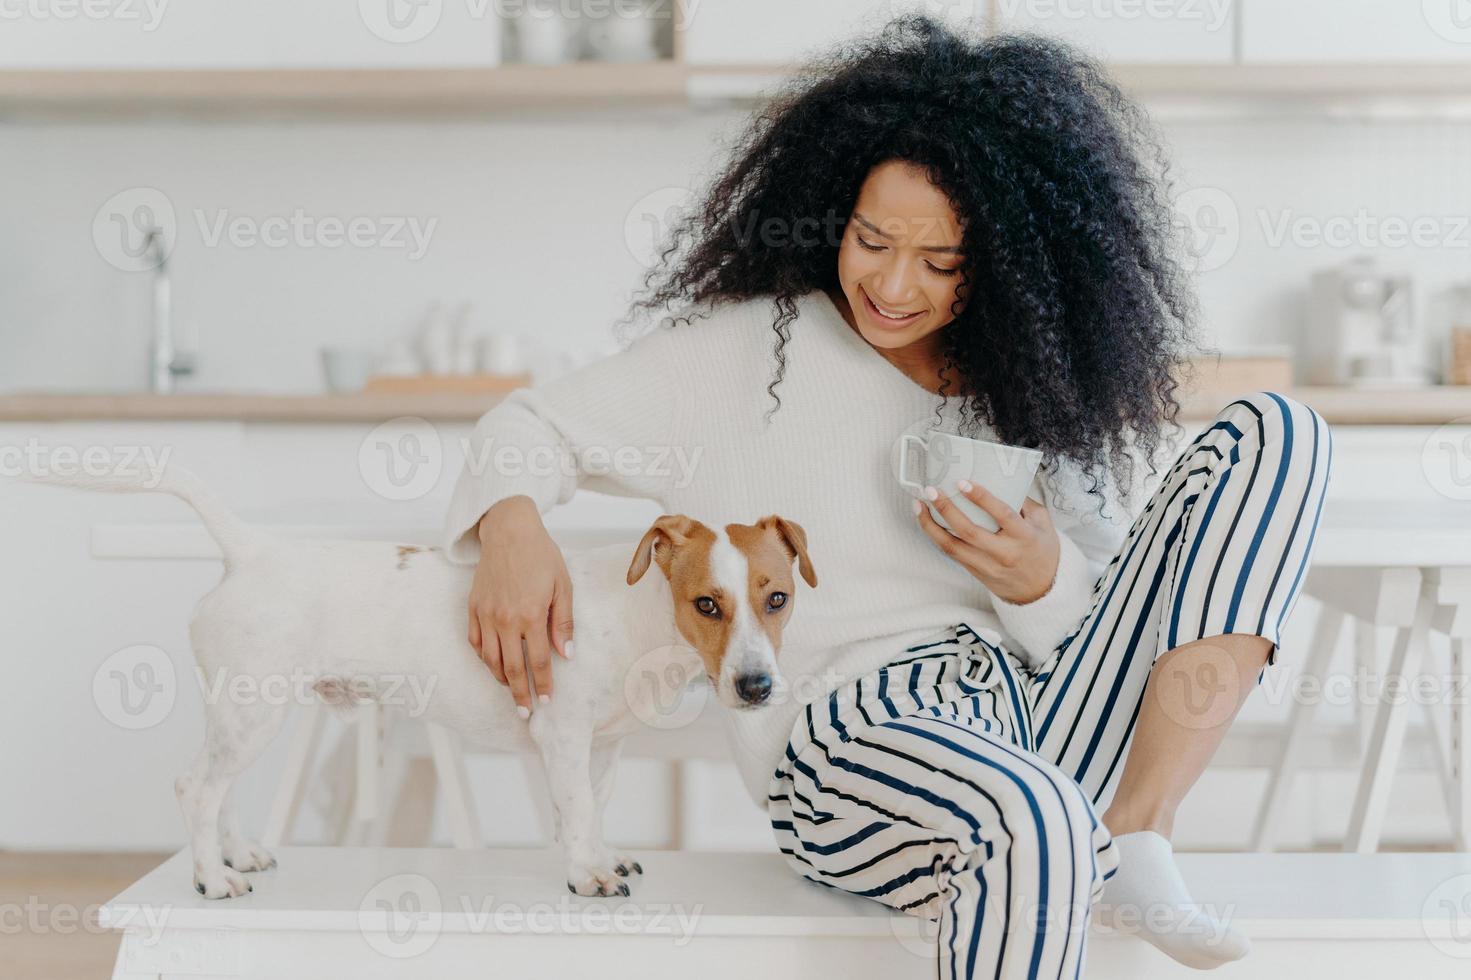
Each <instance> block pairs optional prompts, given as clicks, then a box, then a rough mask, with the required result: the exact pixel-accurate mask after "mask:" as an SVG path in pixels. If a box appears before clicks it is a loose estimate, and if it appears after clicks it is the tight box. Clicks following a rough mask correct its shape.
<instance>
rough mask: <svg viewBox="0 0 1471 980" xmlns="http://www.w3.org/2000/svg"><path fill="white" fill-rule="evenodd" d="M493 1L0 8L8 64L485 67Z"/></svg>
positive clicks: (492, 45)
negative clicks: (482, 2)
mask: <svg viewBox="0 0 1471 980" xmlns="http://www.w3.org/2000/svg"><path fill="white" fill-rule="evenodd" d="M497 10H498V5H497V4H493V3H484V4H481V3H421V4H407V3H396V2H392V0H382V2H375V3H351V2H347V3H301V2H300V0H211V2H209V3H171V2H168V0H56V2H52V3H37V2H31V0H27V2H24V3H19V2H17V3H13V4H5V5H3V6H0V65H3V66H4V67H5V69H7V70H19V69H46V70H65V69H83V70H105V69H114V70H119V69H130V70H143V69H189V68H206V69H283V68H434V67H440V68H447V67H488V66H493V65H495V64H497V63H498V62H499V61H500V50H501V47H500V34H501V25H500V20H499V17H498V16H497Z"/></svg>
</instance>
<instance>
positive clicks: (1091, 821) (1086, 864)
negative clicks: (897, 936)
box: [771, 699, 1118, 980]
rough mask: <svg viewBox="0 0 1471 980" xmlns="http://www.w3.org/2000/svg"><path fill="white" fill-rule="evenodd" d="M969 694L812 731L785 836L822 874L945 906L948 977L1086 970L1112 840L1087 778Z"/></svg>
mask: <svg viewBox="0 0 1471 980" xmlns="http://www.w3.org/2000/svg"><path fill="white" fill-rule="evenodd" d="M972 707H973V705H972V704H970V703H968V699H967V700H963V701H959V702H954V703H951V704H945V705H936V706H932V707H929V708H926V709H925V710H922V711H916V712H914V713H911V714H907V715H903V716H901V717H898V718H893V719H890V720H887V721H883V722H882V723H879V724H875V725H872V726H862V727H852V728H849V729H847V730H846V731H845V733H844V736H845V737H841V738H840V737H838V736H837V734H836V733H828V734H827V735H825V736H823V738H819V739H818V740H816V741H814V742H813V743H812V744H810V745H808V746H807V747H806V748H805V749H804V750H803V751H802V752H801V753H800V755H799V756H798V758H797V759H795V760H789V766H790V771H791V773H792V775H793V778H792V780H791V783H790V785H789V788H788V789H787V790H786V791H785V792H784V793H782V794H781V799H780V800H778V801H775V802H774V803H773V805H772V810H771V813H772V822H773V828H774V829H775V830H776V831H777V837H778V842H779V844H781V846H782V847H783V850H784V851H787V852H788V854H789V856H790V857H789V859H790V860H792V861H793V863H794V866H796V867H798V868H799V869H800V870H801V873H802V874H804V875H805V876H806V877H808V878H811V879H812V880H814V881H818V882H820V883H823V884H827V885H830V886H832V887H837V888H841V889H843V890H845V891H849V892H853V893H855V894H858V895H863V896H866V897H869V898H873V899H876V900H878V901H881V902H884V903H885V904H887V905H890V906H891V907H894V908H897V909H902V910H904V911H908V912H911V913H916V914H929V915H932V916H938V918H939V926H940V932H939V936H938V949H937V954H938V956H939V960H940V962H939V976H940V977H942V978H950V980H961V978H973V977H974V978H980V977H985V978H988V980H989V978H1002V980H1023V978H1025V980H1038V978H1054V977H1068V978H1075V977H1077V976H1080V975H1081V964H1082V962H1083V959H1084V956H1085V952H1086V943H1087V929H1088V923H1089V921H1090V919H1091V910H1092V905H1093V903H1094V902H1095V901H1096V900H1097V898H1098V896H1099V894H1101V892H1102V888H1103V882H1104V880H1105V879H1106V878H1107V877H1109V876H1111V875H1112V874H1113V872H1114V870H1115V869H1116V868H1117V866H1118V858H1117V853H1116V848H1115V847H1114V845H1113V841H1112V838H1111V836H1110V835H1109V833H1108V830H1107V828H1105V827H1104V826H1103V824H1102V822H1101V821H1100V820H1099V819H1098V818H1097V815H1096V814H1095V813H1094V811H1093V807H1092V805H1091V803H1090V802H1089V801H1088V799H1087V798H1086V796H1085V794H1084V793H1083V792H1082V790H1081V788H1080V787H1079V786H1078V785H1077V784H1076V783H1074V782H1073V781H1072V780H1071V779H1069V778H1068V777H1067V776H1066V775H1065V774H1064V773H1062V772H1061V771H1060V770H1059V769H1058V768H1057V767H1056V766H1053V765H1051V764H1049V763H1047V762H1045V761H1044V760H1042V759H1039V758H1038V757H1037V756H1035V755H1033V754H1032V753H1030V752H1027V751H1025V750H1024V749H1022V748H1020V747H1018V746H1017V745H1014V744H1012V742H1011V741H1009V740H1007V739H1006V738H1002V737H998V736H997V735H996V734H993V733H992V732H989V731H986V730H985V728H986V725H985V723H984V721H982V720H980V719H978V718H977V717H975V715H974V713H973V711H972Z"/></svg>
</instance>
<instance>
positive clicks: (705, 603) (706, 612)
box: [695, 595, 720, 616]
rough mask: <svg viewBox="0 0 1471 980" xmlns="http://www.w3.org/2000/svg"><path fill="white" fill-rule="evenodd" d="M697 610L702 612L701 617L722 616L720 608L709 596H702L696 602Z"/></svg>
mask: <svg viewBox="0 0 1471 980" xmlns="http://www.w3.org/2000/svg"><path fill="white" fill-rule="evenodd" d="M695 608H696V609H698V610H699V611H700V615H702V616H718V615H720V607H719V606H717V605H716V604H715V600H714V599H712V598H710V597H709V596H707V595H702V596H700V597H699V598H698V599H696V600H695Z"/></svg>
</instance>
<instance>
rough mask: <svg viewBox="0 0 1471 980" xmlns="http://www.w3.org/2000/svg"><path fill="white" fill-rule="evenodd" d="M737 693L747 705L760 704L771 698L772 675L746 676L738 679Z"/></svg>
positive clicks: (736, 683)
mask: <svg viewBox="0 0 1471 980" xmlns="http://www.w3.org/2000/svg"><path fill="white" fill-rule="evenodd" d="M735 688H736V693H737V694H739V695H740V696H741V700H742V701H744V702H746V703H747V704H760V703H761V702H762V701H765V700H766V699H767V698H769V697H771V675H769V674H744V675H742V676H740V677H737V678H736V682H735Z"/></svg>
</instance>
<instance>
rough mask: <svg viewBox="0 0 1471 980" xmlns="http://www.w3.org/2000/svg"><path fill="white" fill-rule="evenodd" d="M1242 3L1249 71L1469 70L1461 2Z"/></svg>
mask: <svg viewBox="0 0 1471 980" xmlns="http://www.w3.org/2000/svg"><path fill="white" fill-rule="evenodd" d="M1242 2H1243V6H1244V9H1243V11H1242V15H1241V49H1242V58H1243V60H1244V61H1246V62H1248V63H1254V64H1269V63H1273V62H1298V63H1303V62H1410V61H1414V62H1420V63H1424V62H1450V63H1455V62H1460V63H1467V62H1471V4H1468V3H1467V2H1466V0H1396V2H1386V0H1292V2H1291V3H1278V2H1269V0H1242Z"/></svg>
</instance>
